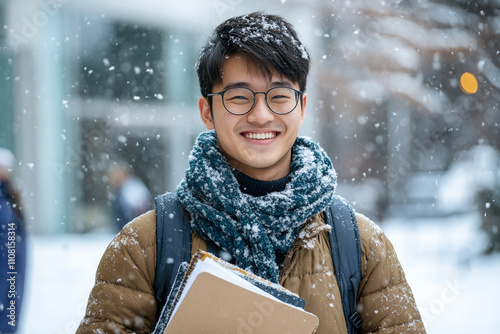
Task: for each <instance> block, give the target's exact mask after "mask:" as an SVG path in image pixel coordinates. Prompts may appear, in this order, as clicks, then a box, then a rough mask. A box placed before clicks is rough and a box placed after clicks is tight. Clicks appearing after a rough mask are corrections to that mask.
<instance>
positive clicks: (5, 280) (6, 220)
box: [0, 148, 26, 333]
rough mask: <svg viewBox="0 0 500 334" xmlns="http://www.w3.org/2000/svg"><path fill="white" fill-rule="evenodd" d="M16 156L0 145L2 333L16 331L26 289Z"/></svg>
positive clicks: (0, 294)
mask: <svg viewBox="0 0 500 334" xmlns="http://www.w3.org/2000/svg"><path fill="white" fill-rule="evenodd" d="M14 166H15V157H14V155H13V154H12V152H11V151H9V150H7V149H5V148H0V271H1V275H0V276H1V277H2V279H1V280H0V333H16V332H17V330H18V328H19V319H20V318H19V316H20V314H21V305H22V300H23V291H24V277H25V269H26V231H25V226H24V215H23V211H22V205H21V200H20V194H19V192H18V190H17V189H16V188H15V186H14V184H13V182H12V180H11V176H12V172H13V170H14Z"/></svg>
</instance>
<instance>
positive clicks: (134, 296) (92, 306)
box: [76, 211, 156, 334]
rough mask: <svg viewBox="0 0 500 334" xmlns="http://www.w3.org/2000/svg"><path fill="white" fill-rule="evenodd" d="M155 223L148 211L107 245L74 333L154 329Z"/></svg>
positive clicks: (150, 330)
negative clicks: (83, 315) (83, 312)
mask: <svg viewBox="0 0 500 334" xmlns="http://www.w3.org/2000/svg"><path fill="white" fill-rule="evenodd" d="M155 222H156V217H155V212H154V211H150V212H148V213H146V214H144V215H142V216H140V217H138V218H136V219H135V220H133V221H132V222H130V223H129V224H127V225H126V226H125V227H124V228H123V230H122V231H121V232H120V233H119V234H118V235H117V236H116V237H115V239H114V240H113V241H112V242H111V243H110V244H109V246H108V248H107V249H106V251H105V252H104V255H103V257H102V259H101V262H100V264H99V267H98V269H97V273H96V280H95V285H94V287H93V289H92V291H91V293H90V296H89V301H88V305H87V310H86V313H85V317H84V319H83V320H82V322H81V324H80V327H79V328H78V330H77V332H76V333H77V334H90V333H151V332H152V331H153V330H154V327H155V323H156V299H155V296H154V288H153V287H154V277H155V265H156V239H155V238H156V236H155Z"/></svg>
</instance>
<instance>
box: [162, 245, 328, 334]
mask: <svg viewBox="0 0 500 334" xmlns="http://www.w3.org/2000/svg"><path fill="white" fill-rule="evenodd" d="M184 272H185V273H184ZM181 277H182V279H181ZM250 282H252V283H253V284H252V283H250ZM174 285H177V286H175V287H173V289H172V290H173V292H174V293H171V294H170V296H169V298H168V299H169V300H168V301H167V303H166V304H165V308H164V309H163V311H162V314H161V316H160V319H159V322H158V325H157V327H156V329H155V332H154V333H155V334H173V333H242V334H250V333H259V334H263V333H273V334H274V333H299V334H300V333H307V334H310V333H314V332H315V330H316V328H317V326H318V318H317V317H316V316H315V315H313V314H311V313H308V312H306V311H304V310H303V306H304V303H303V300H302V299H300V298H299V297H298V296H297V295H295V294H293V293H291V292H290V291H288V290H286V289H284V288H283V287H281V286H279V285H277V284H273V283H271V282H269V281H266V280H264V279H262V278H260V277H258V276H255V275H253V274H251V273H247V272H245V271H243V270H241V269H239V268H237V267H235V266H232V265H230V264H228V263H226V262H224V261H222V260H220V259H218V258H216V257H214V256H213V255H211V254H209V253H206V252H199V253H197V254H196V255H194V256H193V259H192V260H191V263H190V265H189V267H187V268H186V265H184V266H181V267H180V269H179V273H178V275H177V278H176V283H174ZM257 286H259V287H261V288H259V287H257ZM262 288H263V289H262ZM264 290H266V291H268V292H266V291H264ZM269 292H271V293H269Z"/></svg>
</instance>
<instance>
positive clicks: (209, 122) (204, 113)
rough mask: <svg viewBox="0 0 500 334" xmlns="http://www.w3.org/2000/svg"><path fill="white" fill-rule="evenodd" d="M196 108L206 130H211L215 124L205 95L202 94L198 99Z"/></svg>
mask: <svg viewBox="0 0 500 334" xmlns="http://www.w3.org/2000/svg"><path fill="white" fill-rule="evenodd" d="M198 108H199V109H200V117H201V121H202V122H203V124H205V126H206V127H207V129H208V130H213V129H214V128H215V126H214V121H213V119H212V110H211V109H210V104H209V103H208V98H207V97H204V96H202V97H200V98H199V99H198Z"/></svg>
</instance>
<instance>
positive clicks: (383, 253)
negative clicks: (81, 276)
mask: <svg viewBox="0 0 500 334" xmlns="http://www.w3.org/2000/svg"><path fill="white" fill-rule="evenodd" d="M356 217H357V220H358V225H359V232H360V236H361V249H362V281H361V285H360V290H359V291H360V300H359V313H360V316H361V318H362V321H363V324H362V328H361V330H362V332H363V333H403V332H404V333H425V329H424V325H423V323H422V320H421V317H420V314H419V312H418V310H417V307H416V305H415V300H414V298H413V294H412V291H411V289H410V287H409V285H408V283H407V282H406V279H405V275H404V272H403V269H402V268H401V265H400V263H399V261H398V259H397V256H396V253H395V252H394V249H393V247H392V245H391V243H390V242H389V240H388V239H387V238H386V236H385V235H384V233H383V232H382V230H381V229H380V228H379V227H378V226H377V225H375V224H374V223H372V222H371V221H370V220H368V219H367V218H366V217H364V216H362V215H360V214H357V215H356ZM155 224H156V219H155V212H154V211H150V212H148V213H146V214H144V215H142V216H140V217H138V218H136V219H135V220H134V221H132V222H131V223H129V224H128V225H127V226H126V227H125V228H124V229H123V230H122V232H121V233H120V234H119V235H118V236H117V237H116V238H115V239H114V240H113V241H112V242H111V243H110V245H109V246H108V248H107V250H106V251H105V253H104V255H103V257H102V259H101V262H100V264H99V267H98V269H97V274H96V282H95V285H94V287H93V289H92V291H91V293H90V297H89V301H88V305H87V310H86V313H85V318H84V319H83V320H82V322H81V324H80V327H79V328H78V330H77V332H76V333H77V334H84V333H89V334H90V333H151V332H152V331H153V330H154V328H155V323H156V320H157V309H156V300H155V294H154V290H153V286H154V280H155V266H156V234H155V230H156V226H155ZM329 228H330V227H329V226H328V225H326V224H325V221H324V215H323V214H319V215H316V216H314V217H312V218H311V219H310V220H309V221H308V222H307V223H306V225H305V226H304V228H303V230H302V232H301V234H300V236H301V237H300V238H299V237H298V238H297V240H296V241H295V243H294V245H293V246H292V248H291V250H290V251H289V253H288V254H287V257H286V259H285V261H284V263H283V266H282V270H281V272H280V284H281V285H283V286H284V287H285V288H287V289H289V290H291V291H293V292H295V293H297V294H298V295H299V296H301V297H302V298H303V299H304V300H305V302H306V310H307V311H309V312H311V313H314V314H316V315H317V316H318V318H319V327H318V330H317V331H316V333H317V334H327V333H328V334H331V333H347V328H346V323H345V320H344V314H343V309H342V303H341V300H340V291H339V289H338V286H337V281H336V278H335V274H334V270H333V263H332V258H331V251H330V242H329V237H328V230H329ZM197 248H200V249H204V250H206V243H205V241H204V240H203V239H201V238H199V237H198V236H196V235H193V244H192V251H193V252H194V251H195V250H196V249H197Z"/></svg>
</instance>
